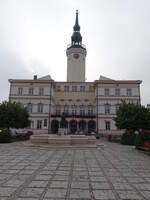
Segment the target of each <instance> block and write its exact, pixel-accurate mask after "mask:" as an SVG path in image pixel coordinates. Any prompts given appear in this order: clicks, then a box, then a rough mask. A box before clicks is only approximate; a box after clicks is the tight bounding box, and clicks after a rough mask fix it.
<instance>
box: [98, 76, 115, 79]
mask: <svg viewBox="0 0 150 200" xmlns="http://www.w3.org/2000/svg"><path fill="white" fill-rule="evenodd" d="M99 80H113V79H110V78H108V77H106V76H102V75H100V77H99Z"/></svg>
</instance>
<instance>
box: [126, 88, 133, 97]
mask: <svg viewBox="0 0 150 200" xmlns="http://www.w3.org/2000/svg"><path fill="white" fill-rule="evenodd" d="M127 96H128V97H131V96H132V91H131V89H130V88H128V89H127Z"/></svg>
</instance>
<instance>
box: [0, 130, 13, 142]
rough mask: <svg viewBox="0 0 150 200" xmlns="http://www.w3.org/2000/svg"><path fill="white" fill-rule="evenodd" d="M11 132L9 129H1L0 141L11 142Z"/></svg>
mask: <svg viewBox="0 0 150 200" xmlns="http://www.w3.org/2000/svg"><path fill="white" fill-rule="evenodd" d="M11 139H12V137H11V133H10V131H9V130H7V129H3V130H2V131H1V132H0V143H9V142H11Z"/></svg>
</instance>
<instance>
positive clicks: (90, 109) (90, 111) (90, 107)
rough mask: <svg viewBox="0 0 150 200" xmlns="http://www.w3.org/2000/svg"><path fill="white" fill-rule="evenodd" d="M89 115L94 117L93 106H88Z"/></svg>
mask: <svg viewBox="0 0 150 200" xmlns="http://www.w3.org/2000/svg"><path fill="white" fill-rule="evenodd" d="M88 115H93V107H92V106H91V105H89V106H88Z"/></svg>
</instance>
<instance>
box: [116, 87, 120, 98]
mask: <svg viewBox="0 0 150 200" xmlns="http://www.w3.org/2000/svg"><path fill="white" fill-rule="evenodd" d="M115 93H116V96H117V97H119V96H120V89H118V88H117V89H116V91H115Z"/></svg>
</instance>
